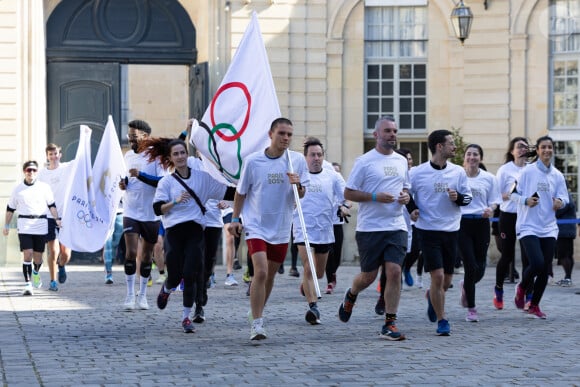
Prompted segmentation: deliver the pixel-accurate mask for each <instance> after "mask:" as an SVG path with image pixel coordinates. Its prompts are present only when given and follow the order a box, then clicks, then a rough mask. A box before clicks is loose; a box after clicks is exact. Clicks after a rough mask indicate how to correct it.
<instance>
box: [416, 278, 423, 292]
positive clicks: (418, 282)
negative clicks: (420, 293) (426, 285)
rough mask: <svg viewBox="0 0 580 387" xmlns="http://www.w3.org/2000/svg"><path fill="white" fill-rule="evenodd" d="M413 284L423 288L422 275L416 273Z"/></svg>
mask: <svg viewBox="0 0 580 387" xmlns="http://www.w3.org/2000/svg"><path fill="white" fill-rule="evenodd" d="M415 286H416V287H418V288H419V289H423V276H420V275H418V276H417V281H415Z"/></svg>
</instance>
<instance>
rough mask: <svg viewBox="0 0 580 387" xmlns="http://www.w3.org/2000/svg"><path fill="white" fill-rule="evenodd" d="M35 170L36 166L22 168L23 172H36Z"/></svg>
mask: <svg viewBox="0 0 580 387" xmlns="http://www.w3.org/2000/svg"><path fill="white" fill-rule="evenodd" d="M36 171H37V169H36V168H26V169H25V170H24V172H26V173H31V172H36Z"/></svg>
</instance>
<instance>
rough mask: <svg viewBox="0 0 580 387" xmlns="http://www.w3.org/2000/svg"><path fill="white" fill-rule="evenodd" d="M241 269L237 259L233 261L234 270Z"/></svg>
mask: <svg viewBox="0 0 580 387" xmlns="http://www.w3.org/2000/svg"><path fill="white" fill-rule="evenodd" d="M241 268H242V265H240V261H239V260H237V259H234V270H240V269H241Z"/></svg>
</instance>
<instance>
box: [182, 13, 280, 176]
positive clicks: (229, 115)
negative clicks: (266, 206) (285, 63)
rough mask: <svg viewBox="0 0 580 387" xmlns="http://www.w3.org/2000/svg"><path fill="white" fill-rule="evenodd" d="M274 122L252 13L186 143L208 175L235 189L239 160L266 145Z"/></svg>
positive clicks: (276, 109) (276, 113) (275, 108)
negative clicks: (216, 87) (191, 147)
mask: <svg viewBox="0 0 580 387" xmlns="http://www.w3.org/2000/svg"><path fill="white" fill-rule="evenodd" d="M278 117H280V106H279V105H278V98H277V96H276V90H275V88H274V82H273V80H272V73H271V72H270V65H269V63H268V56H267V54H266V48H265V47H264V42H263V40H262V34H261V32H260V26H259V24H258V17H257V15H256V12H254V13H253V14H252V20H251V21H250V24H249V25H248V27H247V28H246V31H245V32H244V35H243V37H242V40H241V41H240V45H239V46H238V49H237V50H236V53H235V54H234V57H233V59H232V62H231V64H230V67H229V68H228V71H227V72H226V74H225V76H224V79H223V80H222V83H221V85H220V87H219V88H218V90H217V92H216V93H215V95H214V97H213V98H212V100H211V102H210V105H209V107H208V108H207V110H206V111H205V114H204V115H203V118H202V119H201V121H200V122H198V123H194V125H193V127H192V131H191V137H190V142H191V144H192V145H194V146H195V147H196V148H197V149H198V151H199V152H200V153H201V156H202V158H203V161H204V164H205V167H206V169H207V170H208V172H210V173H211V174H212V175H214V177H216V178H218V179H219V180H221V181H224V182H230V183H234V184H235V183H237V181H238V179H239V178H240V173H241V171H242V163H243V160H244V158H245V157H246V156H247V155H249V154H251V153H254V152H256V151H259V150H264V149H265V148H267V147H268V145H269V144H270V138H269V136H268V130H269V129H270V124H271V123H272V121H274V120H275V119H276V118H278ZM197 118H199V117H197Z"/></svg>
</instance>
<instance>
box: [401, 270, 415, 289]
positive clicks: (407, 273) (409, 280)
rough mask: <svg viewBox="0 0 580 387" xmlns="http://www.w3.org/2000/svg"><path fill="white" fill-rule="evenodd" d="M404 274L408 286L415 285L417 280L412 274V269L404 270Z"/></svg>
mask: <svg viewBox="0 0 580 387" xmlns="http://www.w3.org/2000/svg"><path fill="white" fill-rule="evenodd" d="M403 276H404V277H405V283H406V284H407V286H409V287H411V286H413V284H414V283H415V282H414V281H413V276H412V275H411V271H410V270H403Z"/></svg>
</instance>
